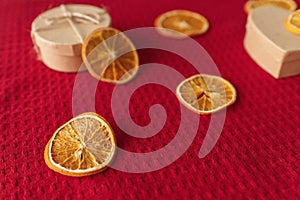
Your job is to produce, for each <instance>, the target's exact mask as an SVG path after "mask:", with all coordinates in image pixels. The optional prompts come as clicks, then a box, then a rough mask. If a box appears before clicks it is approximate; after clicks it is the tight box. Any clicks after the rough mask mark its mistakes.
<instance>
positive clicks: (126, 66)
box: [82, 28, 139, 84]
mask: <svg viewBox="0 0 300 200" xmlns="http://www.w3.org/2000/svg"><path fill="white" fill-rule="evenodd" d="M82 59H83V62H84V64H85V66H86V67H87V69H88V71H89V72H90V74H91V75H92V76H93V77H95V78H96V79H98V80H101V81H105V82H110V83H115V84H118V83H125V82H127V81H129V80H131V79H132V78H133V77H134V75H135V74H136V73H137V70H138V66H139V59H138V54H137V52H136V50H135V47H134V45H133V44H132V42H131V41H130V40H129V38H128V37H127V36H126V35H125V34H124V33H122V32H120V31H119V30H117V29H114V28H98V29H96V30H94V31H92V32H91V33H90V34H89V35H88V36H87V37H86V38H85V40H84V42H83V45H82Z"/></svg>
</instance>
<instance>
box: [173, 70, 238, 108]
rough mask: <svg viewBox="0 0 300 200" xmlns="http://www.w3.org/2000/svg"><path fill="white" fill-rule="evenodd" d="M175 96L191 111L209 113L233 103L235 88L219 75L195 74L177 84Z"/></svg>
mask: <svg viewBox="0 0 300 200" xmlns="http://www.w3.org/2000/svg"><path fill="white" fill-rule="evenodd" d="M176 96H177V98H178V99H179V101H180V102H181V103H182V104H183V105H184V106H185V107H187V108H188V109H190V110H192V111H193V112H195V113H198V114H211V113H214V112H217V111H219V110H221V109H223V108H225V107H227V106H229V105H231V104H233V103H234V102H235V100H236V90H235V88H234V87H233V85H232V84H231V83H229V82H228V81H227V80H225V79H223V78H221V77H219V76H213V75H207V74H197V75H194V76H192V77H190V78H188V79H186V80H184V81H182V82H181V83H180V84H179V85H178V86H177V89H176Z"/></svg>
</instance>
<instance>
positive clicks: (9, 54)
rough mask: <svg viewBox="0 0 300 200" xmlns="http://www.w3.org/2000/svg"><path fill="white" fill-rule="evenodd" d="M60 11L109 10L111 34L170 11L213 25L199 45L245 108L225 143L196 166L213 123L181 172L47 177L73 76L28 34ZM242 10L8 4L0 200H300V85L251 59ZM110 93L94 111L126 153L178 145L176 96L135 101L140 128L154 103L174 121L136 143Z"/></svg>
mask: <svg viewBox="0 0 300 200" xmlns="http://www.w3.org/2000/svg"><path fill="white" fill-rule="evenodd" d="M61 3H88V4H92V5H96V6H102V5H104V6H106V7H107V9H108V10H109V12H110V14H111V16H112V20H113V26H114V27H116V28H118V29H120V30H123V31H124V30H128V29H132V28H137V27H145V26H152V25H153V20H154V19H155V17H156V16H157V15H159V14H161V13H163V12H165V11H168V10H172V9H188V10H192V11H197V12H199V13H202V14H203V15H204V16H206V17H207V18H208V19H209V21H210V25H211V27H210V30H209V32H208V33H207V34H206V35H203V36H201V37H197V38H195V40H196V41H197V42H199V43H200V44H201V45H202V46H203V47H204V48H205V49H206V50H207V51H208V52H209V53H210V55H211V56H212V58H213V59H214V61H215V62H216V64H217V65H218V67H219V70H220V72H221V74H222V76H223V77H224V78H226V79H228V80H229V81H231V82H232V83H233V84H234V85H235V86H236V89H237V91H238V100H237V102H236V103H235V104H234V105H233V106H232V107H230V108H229V109H228V110H227V115H226V122H225V126H224V129H223V131H222V135H221V137H220V139H219V141H218V142H217V144H216V146H215V148H214V149H213V151H212V152H211V153H210V154H209V155H208V156H206V157H205V158H203V159H200V158H199V157H198V152H199V148H200V146H201V144H202V142H203V138H204V136H205V132H206V130H207V124H208V123H209V117H203V118H201V123H200V125H199V130H198V133H197V136H196V138H195V140H194V141H193V143H192V145H191V146H190V147H189V148H188V150H187V151H186V152H185V153H184V154H183V155H182V156H181V157H180V158H179V159H178V160H177V161H176V162H174V163H172V164H171V165H169V166H167V167H165V168H163V169H160V170H158V171H155V172H149V173H144V174H134V173H126V172H121V171H117V170H115V169H108V170H107V171H105V172H103V173H100V174H96V175H93V176H89V177H82V178H72V177H67V176H63V175H60V174H58V173H55V172H53V171H51V170H49V168H48V167H47V166H46V165H45V163H44V159H43V151H44V147H45V145H46V143H47V141H48V140H49V138H50V137H51V135H52V134H53V132H54V131H55V130H56V128H57V127H58V126H60V125H61V124H63V123H64V122H66V121H67V120H69V119H70V118H72V117H73V116H72V90H73V85H74V80H75V77H76V74H67V73H58V72H55V71H53V70H50V69H49V68H47V67H45V66H44V65H43V64H42V63H41V62H39V61H37V60H36V55H35V53H34V52H33V49H32V42H31V38H30V26H31V22H32V21H33V19H34V18H35V17H36V16H37V15H38V14H39V13H41V12H42V11H45V10H47V9H48V8H50V7H55V6H58V5H60V4H61ZM244 3H245V1H218V0H212V1H204V0H202V1H199V0H198V1H197V0H190V1H183V0H179V1H172V0H164V1H137V0H128V1H121V0H114V1H109V0H102V1H96V0H87V1H78V0H74V1H64V0H52V1H46V0H39V1H35V0H22V1H20V0H9V1H2V2H1V6H0V27H1V32H0V38H1V44H0V60H1V64H0V70H1V73H0V78H1V79H0V80H1V81H0V105H1V106H0V119H1V124H0V149H1V157H0V159H1V161H0V172H1V178H0V188H1V194H0V196H1V198H9V197H11V198H39V199H41V198H45V199H56V198H59V199H60V198H63V199H69V198H76V199H77V198H78V199H79V198H102V199H170V198H173V199H185V198H186V199H198V198H199V199H200V198H201V199H204V198H205V199H229V198H230V199H232V198H234V199H247V198H249V199H258V198H259V199H297V198H299V193H300V186H299V185H300V181H299V180H300V175H299V174H300V170H299V166H300V162H299V159H300V154H299V150H300V137H299V134H300V127H299V123H300V117H299V113H300V104H299V102H300V93H299V91H300V84H299V81H300V76H297V77H291V78H286V79H280V80H275V79H274V78H272V77H271V76H270V75H268V74H267V73H265V72H264V71H263V70H262V69H261V68H259V67H258V66H257V65H256V64H255V63H254V62H253V61H252V60H251V59H250V57H249V56H248V55H247V53H246V52H245V50H244V48H243V38H244V33H245V23H246V14H245V13H244V11H243V5H244ZM146 53H147V52H141V55H140V58H141V63H147V62H153V61H155V62H161V63H163V64H166V65H168V66H176V67H177V69H180V70H181V71H185V70H186V69H185V66H182V65H184V62H183V61H182V60H181V59H179V58H176V57H174V56H173V55H169V54H167V53H162V54H161V53H159V52H156V54H155V52H153V55H152V56H153V57H150V58H149V56H147V54H146ZM182 62H183V63H182ZM184 69H185V70H184ZM187 69H188V68H187ZM191 70H192V69H191ZM192 74H193V71H190V72H189V71H186V72H185V74H184V75H186V76H189V75H192ZM149 75H151V74H149ZM152 75H153V74H152ZM154 75H155V74H154ZM112 89H113V86H112V85H110V84H103V85H102V91H105V92H104V95H102V96H100V97H99V96H98V97H97V99H96V105H97V106H96V110H97V112H98V113H99V114H101V115H102V116H104V117H105V118H106V119H107V120H108V121H109V122H110V123H111V125H112V126H113V128H114V129H115V132H116V136H117V140H118V143H120V145H121V147H122V148H125V149H127V150H130V151H133V152H150V151H153V150H156V149H159V148H161V147H163V146H164V145H166V144H167V143H168V142H169V141H170V140H171V139H172V137H174V134H173V132H174V131H176V126H177V125H178V124H179V120H180V119H179V117H178V116H179V114H180V113H178V111H177V110H178V109H176V108H178V106H179V103H178V101H177V100H176V97H175V96H174V95H173V94H172V92H171V91H168V90H166V89H165V88H162V87H159V86H155V85H154V86H147V87H144V88H141V89H140V90H139V91H137V94H136V96H134V97H133V98H132V101H131V103H132V105H133V106H132V105H131V115H132V117H133V119H134V120H135V121H136V123H138V124H140V125H145V124H147V123H148V122H149V118H148V113H147V112H146V111H145V110H147V109H145V107H146V108H149V106H151V105H152V104H153V103H162V104H163V105H164V106H165V108H166V110H167V111H168V112H169V113H168V116H174V117H173V118H172V120H173V121H172V123H170V122H168V120H170V118H168V119H167V123H166V126H165V127H164V128H163V130H162V131H161V132H160V133H159V134H158V135H157V136H154V137H152V138H150V139H149V140H145V139H143V140H139V139H136V138H134V137H129V136H126V134H125V133H124V132H122V131H121V130H120V129H119V128H118V127H117V125H116V123H115V122H114V119H113V117H112V113H111V109H110V95H111V92H112ZM158 94H159V95H158ZM147 95H149V96H151V98H147ZM141 99H142V100H141Z"/></svg>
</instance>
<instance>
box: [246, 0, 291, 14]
mask: <svg viewBox="0 0 300 200" xmlns="http://www.w3.org/2000/svg"><path fill="white" fill-rule="evenodd" d="M266 5H272V6H278V7H281V8H284V9H286V10H290V11H294V10H296V9H297V3H296V2H295V1H294V0H249V1H247V2H246V3H245V5H244V10H245V12H246V13H249V12H251V10H253V9H255V8H257V7H261V6H266Z"/></svg>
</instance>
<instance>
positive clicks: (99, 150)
mask: <svg viewBox="0 0 300 200" xmlns="http://www.w3.org/2000/svg"><path fill="white" fill-rule="evenodd" d="M115 151H116V142H115V137H114V132H113V130H112V128H111V126H110V125H109V123H108V122H107V121H106V120H105V119H104V118H103V117H101V116H99V115H97V114H96V113H83V114H81V115H79V116H77V117H74V118H73V119H71V120H70V121H68V122H67V123H65V124H64V125H62V126H61V127H59V128H58V129H57V130H56V131H55V133H54V134H53V136H52V137H51V139H50V140H49V142H48V144H47V145H46V148H45V152H44V159H45V162H46V164H47V165H48V167H49V168H50V169H52V170H54V171H56V172H59V173H61V174H64V175H68V176H87V175H92V174H95V173H98V172H101V171H103V170H104V169H106V168H107V166H108V164H109V163H110V162H111V161H112V159H113V157H114V155H115Z"/></svg>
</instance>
